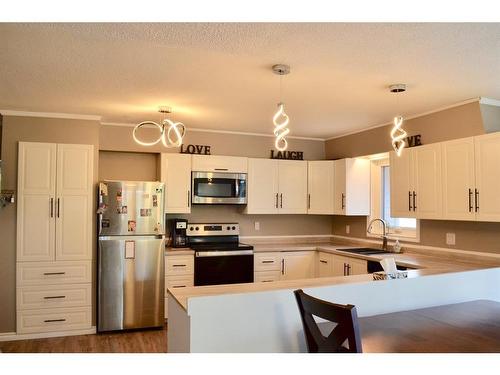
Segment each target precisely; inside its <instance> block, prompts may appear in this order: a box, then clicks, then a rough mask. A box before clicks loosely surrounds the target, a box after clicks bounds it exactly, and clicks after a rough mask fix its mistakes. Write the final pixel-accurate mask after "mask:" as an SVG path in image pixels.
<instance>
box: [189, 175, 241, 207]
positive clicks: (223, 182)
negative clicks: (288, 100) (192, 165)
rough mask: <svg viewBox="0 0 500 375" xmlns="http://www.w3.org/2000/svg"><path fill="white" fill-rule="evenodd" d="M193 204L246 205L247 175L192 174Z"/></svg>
mask: <svg viewBox="0 0 500 375" xmlns="http://www.w3.org/2000/svg"><path fill="white" fill-rule="evenodd" d="M191 176H192V185H193V186H192V191H193V193H192V203H193V204H246V203H247V175H246V173H213V172H192V174H191Z"/></svg>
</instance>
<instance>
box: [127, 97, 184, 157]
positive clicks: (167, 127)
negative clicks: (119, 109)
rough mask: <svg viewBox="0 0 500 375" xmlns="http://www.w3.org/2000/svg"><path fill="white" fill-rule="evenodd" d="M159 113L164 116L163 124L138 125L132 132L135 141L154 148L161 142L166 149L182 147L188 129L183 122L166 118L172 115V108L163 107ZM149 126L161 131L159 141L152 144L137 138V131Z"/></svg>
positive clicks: (149, 122)
mask: <svg viewBox="0 0 500 375" xmlns="http://www.w3.org/2000/svg"><path fill="white" fill-rule="evenodd" d="M158 112H160V113H161V114H162V115H163V120H161V124H158V123H156V122H154V121H143V122H141V123H140V124H137V125H136V126H135V127H134V130H133V131H132V137H133V138H134V141H135V142H136V143H138V144H140V145H141V146H154V145H156V144H157V143H158V142H160V141H161V143H163V146H165V147H166V148H172V147H180V146H181V145H182V139H183V138H184V135H185V134H186V127H185V126H184V124H183V123H182V122H174V121H172V120H170V119H168V118H167V117H166V115H167V113H172V109H171V108H170V107H166V106H162V107H160V108H159V109H158ZM147 125H150V126H153V127H155V128H157V129H158V130H159V132H160V135H159V136H158V139H156V140H154V141H152V142H144V141H141V140H140V139H139V138H138V137H137V131H138V130H139V129H140V128H142V127H143V126H147Z"/></svg>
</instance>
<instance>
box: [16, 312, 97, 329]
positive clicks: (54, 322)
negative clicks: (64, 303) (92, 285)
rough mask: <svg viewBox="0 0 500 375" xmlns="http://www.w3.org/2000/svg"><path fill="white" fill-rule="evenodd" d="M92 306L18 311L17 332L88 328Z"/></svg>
mask: <svg viewBox="0 0 500 375" xmlns="http://www.w3.org/2000/svg"><path fill="white" fill-rule="evenodd" d="M91 320H92V309H91V307H73V308H55V309H40V310H25V311H18V312H17V333H40V332H54V331H69V330H73V329H88V328H90V326H91Z"/></svg>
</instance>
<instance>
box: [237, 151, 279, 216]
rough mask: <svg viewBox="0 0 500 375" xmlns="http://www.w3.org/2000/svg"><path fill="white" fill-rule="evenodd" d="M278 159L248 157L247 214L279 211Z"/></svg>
mask: <svg viewBox="0 0 500 375" xmlns="http://www.w3.org/2000/svg"><path fill="white" fill-rule="evenodd" d="M278 189H279V188H278V161H277V160H271V159H248V189H247V199H248V200H247V207H246V209H245V212H246V213H247V214H275V213H278Z"/></svg>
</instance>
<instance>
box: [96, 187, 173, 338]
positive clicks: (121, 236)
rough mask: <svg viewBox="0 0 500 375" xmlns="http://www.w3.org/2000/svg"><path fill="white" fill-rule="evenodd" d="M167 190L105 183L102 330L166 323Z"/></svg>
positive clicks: (101, 193) (102, 200)
mask: <svg viewBox="0 0 500 375" xmlns="http://www.w3.org/2000/svg"><path fill="white" fill-rule="evenodd" d="M163 199H164V185H163V183H160V182H138V181H102V182H100V183H99V207H98V210H97V213H98V226H99V228H98V233H99V246H98V275H97V283H98V284H97V285H98V292H97V330H98V331H101V332H102V331H116V330H123V329H132V328H145V327H160V326H163V324H164V298H165V296H164V285H165V279H164V261H163V260H164V251H165V243H164V214H163Z"/></svg>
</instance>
